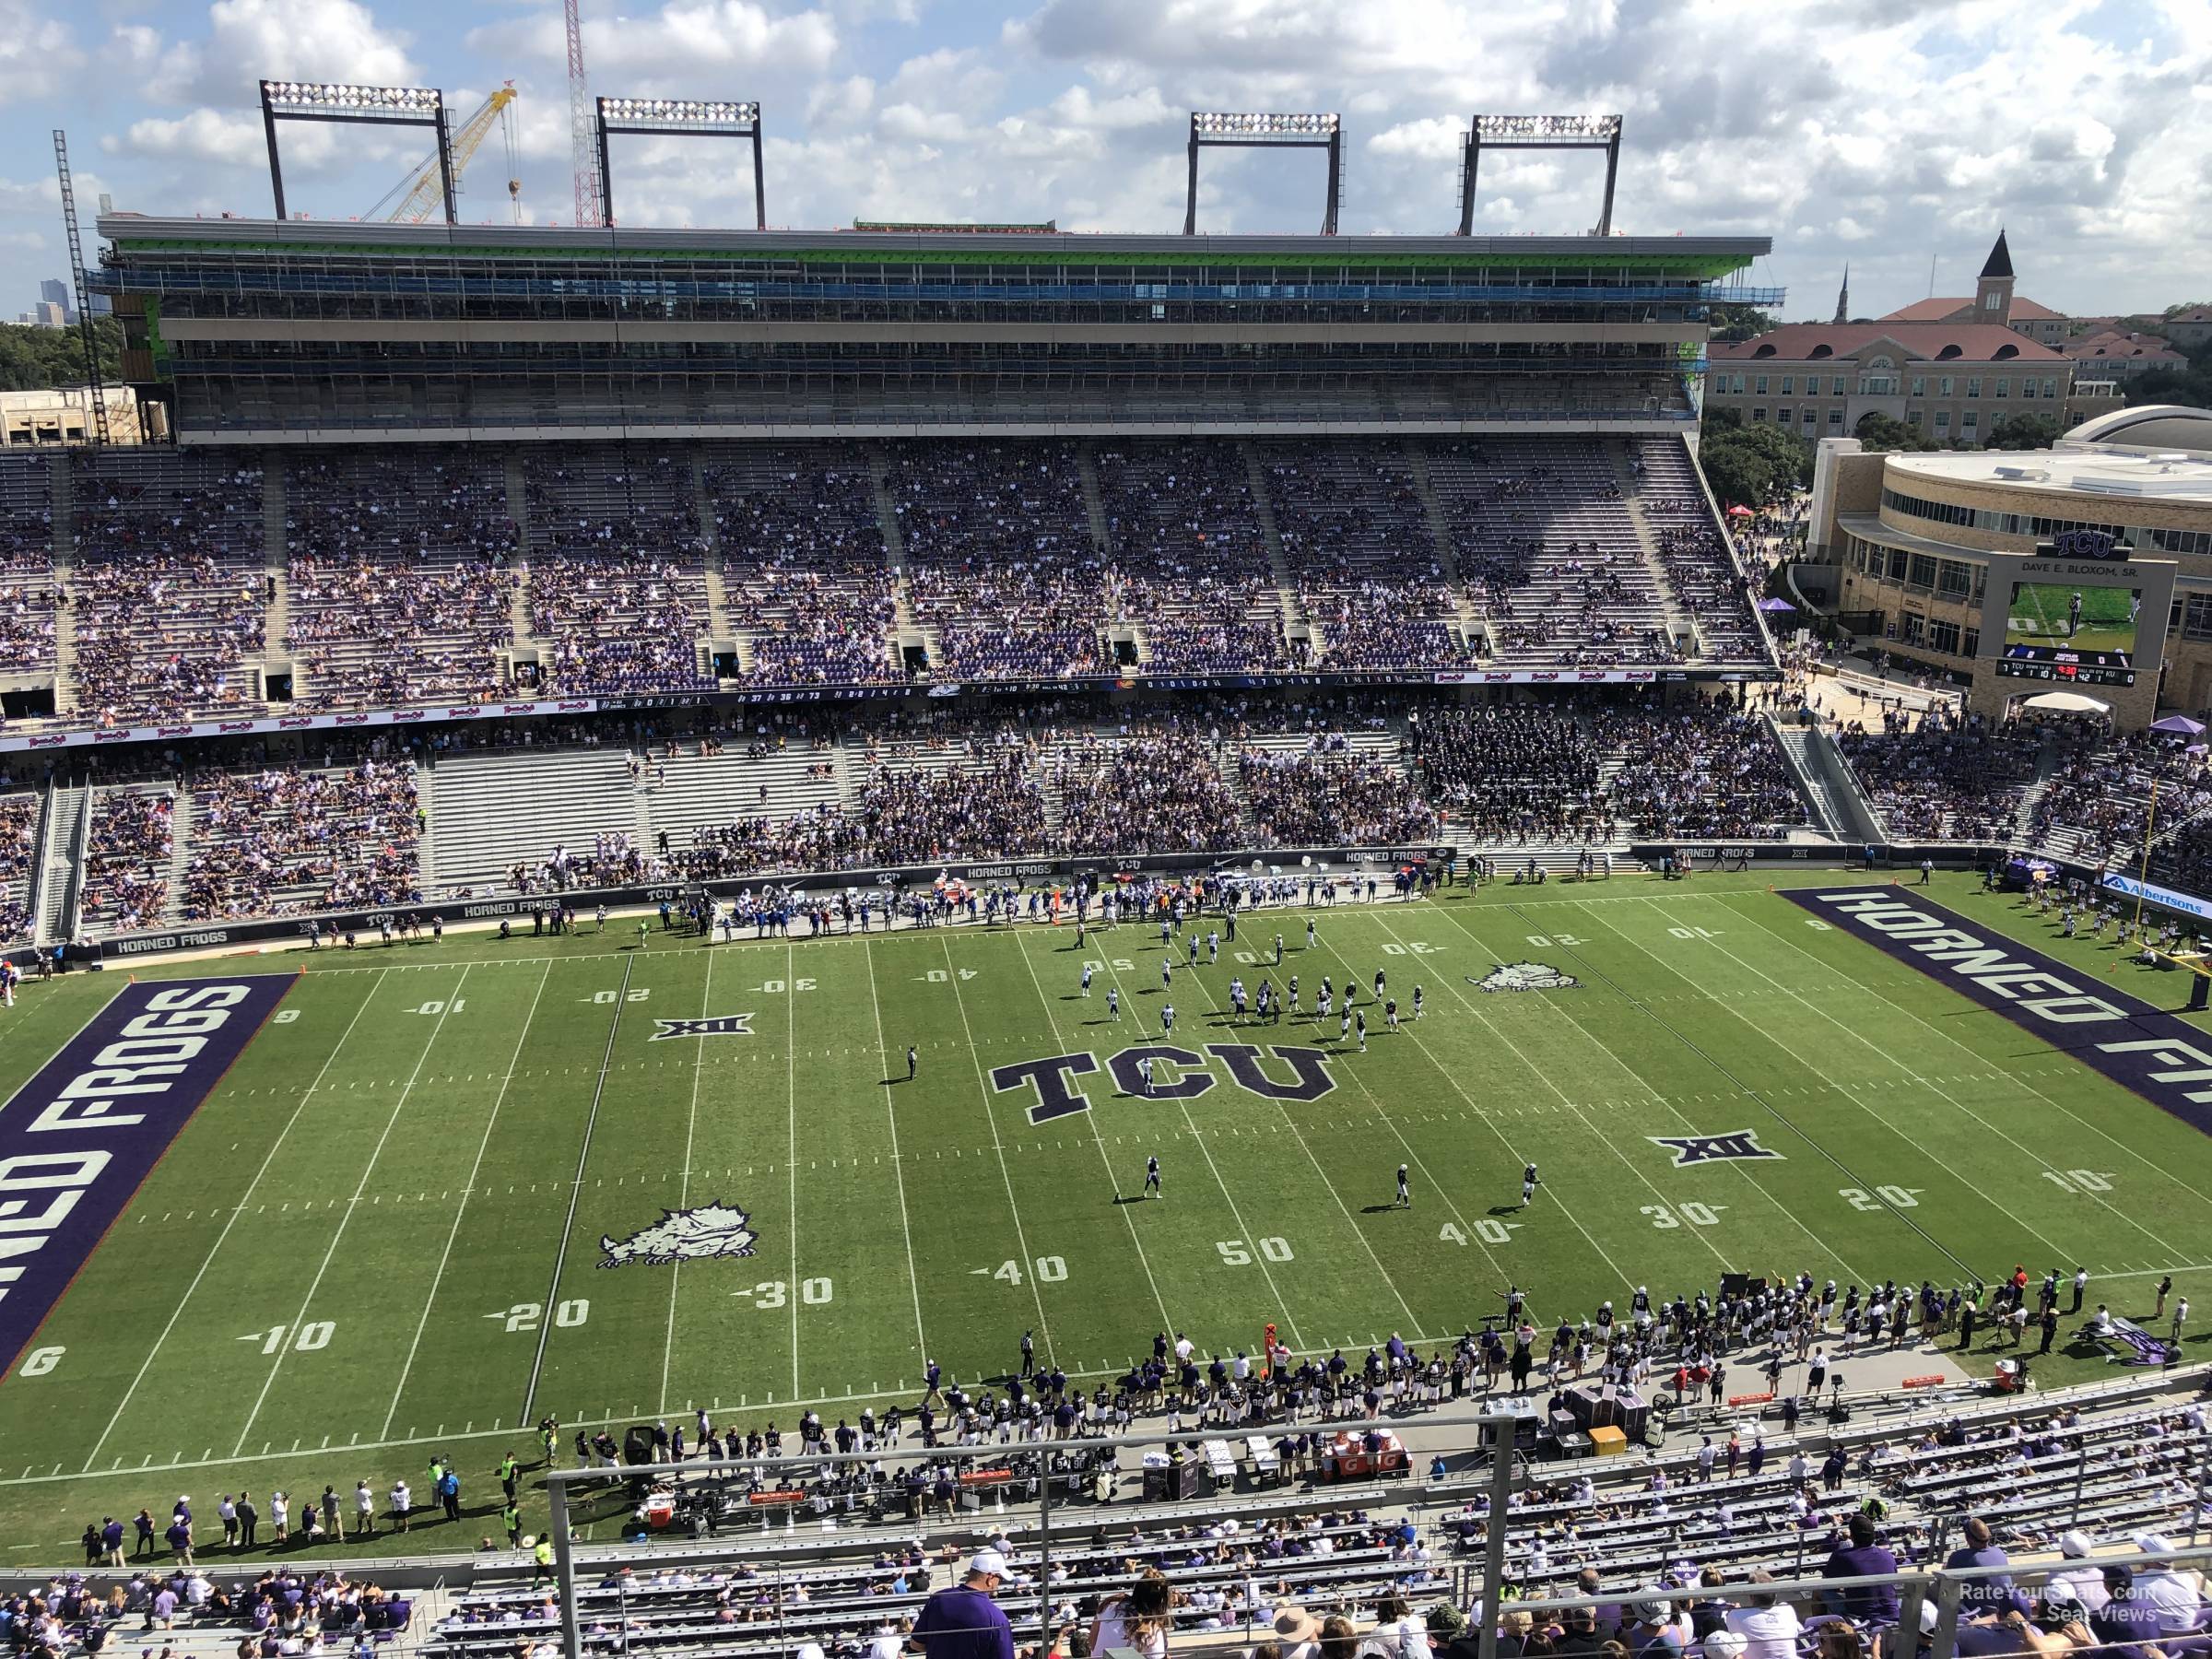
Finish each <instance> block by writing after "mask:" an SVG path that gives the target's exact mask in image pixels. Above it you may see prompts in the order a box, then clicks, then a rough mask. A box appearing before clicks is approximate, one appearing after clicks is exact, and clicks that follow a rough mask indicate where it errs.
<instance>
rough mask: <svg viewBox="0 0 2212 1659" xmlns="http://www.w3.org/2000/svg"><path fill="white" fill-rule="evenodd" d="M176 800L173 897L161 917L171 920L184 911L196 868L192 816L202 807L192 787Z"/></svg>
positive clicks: (171, 835)
mask: <svg viewBox="0 0 2212 1659" xmlns="http://www.w3.org/2000/svg"><path fill="white" fill-rule="evenodd" d="M176 800H177V804H176V805H175V806H173V807H171V809H170V814H169V898H168V900H167V901H166V902H165V903H164V904H163V906H162V909H161V919H162V920H163V921H164V922H171V923H173V922H175V921H177V920H178V918H179V917H180V916H181V915H182V907H183V904H184V877H185V874H186V872H188V871H189V870H190V869H191V868H192V819H193V815H194V812H195V811H196V810H197V808H198V802H197V800H196V799H195V798H194V792H193V791H192V790H189V789H180V790H178V791H177V796H176Z"/></svg>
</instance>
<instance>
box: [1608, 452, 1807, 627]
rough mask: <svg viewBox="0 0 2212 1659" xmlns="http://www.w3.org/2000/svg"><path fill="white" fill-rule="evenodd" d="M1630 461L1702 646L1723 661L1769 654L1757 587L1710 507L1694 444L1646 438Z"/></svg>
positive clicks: (1664, 561)
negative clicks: (1757, 611) (1755, 605)
mask: <svg viewBox="0 0 2212 1659" xmlns="http://www.w3.org/2000/svg"><path fill="white" fill-rule="evenodd" d="M1630 471H1631V472H1632V473H1633V474H1634V476H1635V478H1636V481H1637V501H1638V505H1639V506H1640V507H1641V510H1642V512H1643V514H1644V516H1645V518H1646V519H1647V520H1650V521H1653V524H1654V526H1655V534H1656V535H1657V537H1658V541H1659V558H1660V562H1661V564H1663V565H1664V566H1665V570H1666V575H1667V580H1668V582H1670V583H1671V584H1672V586H1673V588H1674V592H1675V597H1676V599H1677V601H1678V602H1679V603H1680V604H1681V606H1682V607H1683V608H1684V609H1685V610H1687V611H1688V613H1689V614H1690V616H1691V618H1693V619H1694V620H1695V621H1696V623H1697V628H1698V634H1699V637H1700V644H1701V645H1702V647H1703V650H1702V651H1701V652H1700V653H1699V654H1700V655H1703V656H1709V657H1712V658H1716V659H1718V660H1720V661H1723V662H1745V663H1749V662H1761V661H1766V660H1769V659H1771V656H1772V654H1773V653H1772V651H1771V648H1770V647H1769V645H1768V643H1767V641H1766V637H1765V630H1764V629H1762V628H1761V627H1760V626H1759V619H1758V618H1756V617H1755V616H1754V615H1753V614H1752V611H1751V602H1752V599H1753V598H1754V597H1755V595H1754V594H1753V593H1752V591H1751V589H1750V587H1749V585H1748V583H1747V581H1746V579H1745V577H1744V575H1743V573H1742V572H1741V571H1739V570H1738V569H1737V568H1736V563H1735V552H1734V551H1733V549H1732V547H1731V546H1730V544H1729V541H1728V537H1727V536H1726V535H1725V534H1724V532H1723V531H1722V529H1721V526H1720V524H1719V522H1718V521H1717V520H1716V519H1714V517H1713V515H1712V514H1713V508H1712V499H1711V498H1710V497H1709V496H1707V495H1706V493H1705V482H1704V480H1703V479H1702V478H1700V477H1699V476H1698V469H1697V466H1696V465H1695V464H1694V463H1693V462H1692V461H1691V460H1690V458H1689V452H1688V450H1687V449H1686V448H1684V447H1683V445H1682V443H1681V442H1680V441H1679V440H1676V439H1667V440H1664V441H1662V440H1658V439H1645V440H1643V441H1641V442H1639V443H1637V444H1636V445H1635V452H1634V454H1633V455H1632V457H1631V459H1630Z"/></svg>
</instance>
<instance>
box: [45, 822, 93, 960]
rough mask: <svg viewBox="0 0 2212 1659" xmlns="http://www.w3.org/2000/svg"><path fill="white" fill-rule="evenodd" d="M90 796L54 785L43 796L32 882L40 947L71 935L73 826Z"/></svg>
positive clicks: (74, 870)
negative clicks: (42, 822) (42, 824)
mask: <svg viewBox="0 0 2212 1659" xmlns="http://www.w3.org/2000/svg"><path fill="white" fill-rule="evenodd" d="M91 794H92V792H91V790H90V789H89V788H88V787H87V786H86V785H84V784H81V783H57V784H55V785H54V786H53V789H52V790H51V791H50V792H49V793H48V794H47V798H46V820H45V827H44V829H43V830H41V834H40V840H39V868H38V871H37V874H36V876H35V877H34V878H33V880H34V886H35V888H36V892H37V900H38V915H37V917H36V920H35V925H36V926H37V928H38V939H39V942H40V943H41V944H42V945H50V944H52V943H53V941H54V940H56V939H65V938H67V937H68V936H69V935H70V932H71V929H70V926H69V922H70V916H71V912H74V911H75V910H76V888H77V881H78V876H77V868H76V858H75V856H74V854H75V853H76V836H77V826H78V825H79V824H80V823H81V822H82V821H83V819H84V816H85V813H86V812H87V810H88V807H89V804H90V798H91Z"/></svg>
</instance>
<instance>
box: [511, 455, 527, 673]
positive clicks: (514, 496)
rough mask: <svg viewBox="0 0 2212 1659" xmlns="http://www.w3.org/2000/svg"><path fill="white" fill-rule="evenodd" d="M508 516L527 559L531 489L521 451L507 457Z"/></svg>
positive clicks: (518, 544) (518, 588) (516, 543)
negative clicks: (525, 476)
mask: <svg viewBox="0 0 2212 1659" xmlns="http://www.w3.org/2000/svg"><path fill="white" fill-rule="evenodd" d="M507 516H508V517H509V518H511V519H512V520H513V521H514V535H515V550H516V551H517V552H519V553H520V554H521V555H522V556H523V557H524V558H525V559H527V558H528V557H529V556H530V541H531V536H530V487H529V484H528V482H527V481H526V480H525V479H524V475H523V455H522V451H521V450H520V449H513V450H510V451H509V453H508V455H507ZM515 587H516V590H517V591H518V592H519V591H520V590H521V587H522V583H520V582H517V583H515ZM524 631H525V632H526V631H527V630H526V629H525V630H524Z"/></svg>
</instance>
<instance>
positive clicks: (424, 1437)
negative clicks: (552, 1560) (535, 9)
mask: <svg viewBox="0 0 2212 1659" xmlns="http://www.w3.org/2000/svg"><path fill="white" fill-rule="evenodd" d="M481 965H482V964H480V963H479V964H477V966H481ZM1460 1335H1461V1334H1460V1332H1458V1331H1447V1332H1433V1333H1417V1334H1416V1335H1411V1336H1408V1337H1406V1343H1407V1345H1408V1346H1410V1347H1428V1346H1430V1345H1436V1344H1443V1345H1449V1344H1451V1343H1454V1342H1457V1341H1458V1340H1459V1338H1460ZM1336 1346H1338V1347H1343V1346H1345V1345H1344V1344H1341V1343H1340V1344H1337V1345H1336ZM1291 1357H1292V1358H1293V1359H1327V1358H1328V1350H1327V1349H1326V1348H1308V1347H1300V1348H1293V1349H1292V1350H1291ZM1130 1370H1131V1362H1130V1361H1128V1360H1124V1361H1123V1362H1122V1363H1120V1364H1118V1365H1111V1366H1103V1367H1100V1368H1099V1369H1098V1370H1095V1371H1068V1372H1067V1376H1068V1379H1069V1381H1071V1382H1073V1381H1076V1380H1077V1379H1081V1380H1082V1381H1084V1382H1092V1381H1097V1380H1100V1379H1105V1378H1116V1377H1124V1376H1126V1375H1128V1374H1129V1371H1130ZM2180 1374H2181V1373H2177V1376H2178V1375H2180ZM2187 1374H2189V1375H2194V1372H2189V1373H2187ZM912 1395H913V1390H912V1388H911V1387H907V1386H903V1385H902V1386H900V1387H898V1388H893V1389H888V1390H878V1391H877V1392H875V1393H872V1394H858V1393H855V1394H818V1395H816V1396H814V1397H813V1398H811V1399H805V1400H790V1399H787V1400H781V1401H769V1402H766V1403H764V1404H763V1405H761V1406H753V1405H752V1403H751V1398H750V1396H749V1395H741V1396H740V1397H739V1399H738V1402H737V1409H739V1410H760V1411H765V1410H767V1409H769V1408H770V1407H771V1406H772V1407H773V1408H774V1409H776V1410H777V1411H778V1412H782V1411H786V1410H799V1411H803V1410H806V1408H807V1407H809V1406H831V1405H835V1404H837V1403H839V1402H840V1401H844V1400H855V1401H875V1400H906V1401H911V1400H912ZM639 1415H640V1414H639V1413H637V1412H635V1411H629V1412H622V1413H614V1412H608V1413H606V1414H605V1415H603V1416H600V1417H574V1418H571V1417H569V1416H565V1415H564V1416H562V1418H561V1419H560V1420H561V1425H562V1428H563V1429H564V1430H568V1429H600V1428H606V1427H609V1426H611V1425H613V1424H616V1423H627V1422H631V1421H634V1420H635V1419H636V1418H638V1416H639ZM414 1427H415V1426H414V1425H412V1424H410V1425H409V1429H410V1432H409V1434H408V1435H407V1437H406V1438H405V1439H403V1440H393V1441H366V1442H364V1441H361V1440H359V1437H358V1436H357V1437H356V1438H355V1439H353V1440H352V1441H348V1442H347V1451H352V1452H370V1453H376V1452H393V1451H398V1450H401V1449H403V1448H405V1447H409V1446H438V1445H443V1444H447V1443H449V1442H452V1441H477V1440H493V1439H499V1440H512V1439H513V1438H514V1430H513V1429H512V1427H509V1428H496V1429H477V1430H473V1431H472V1430H465V1431H463V1432H461V1433H459V1434H415V1433H413V1432H412V1431H411V1430H413V1428H414ZM915 1443H916V1444H917V1445H918V1444H919V1442H918V1441H917V1442H915ZM322 1455H323V1452H322V1449H321V1448H319V1447H309V1448H308V1449H307V1450H305V1451H301V1452H298V1453H291V1452H275V1453H269V1454H268V1455H267V1456H266V1457H265V1459H262V1460H260V1461H265V1462H270V1463H277V1462H281V1461H283V1460H284V1459H286V1458H289V1457H294V1456H298V1457H319V1456H322ZM115 1462H116V1464H117V1465H121V1464H122V1462H123V1460H122V1459H121V1458H120V1457H119V1458H117V1459H116V1460H115ZM31 1466H32V1467H34V1468H35V1467H36V1466H37V1465H31ZM237 1466H238V1465H237V1460H235V1459H233V1458H228V1457H218V1458H208V1457H200V1458H195V1459H194V1460H192V1461H190V1462H187V1463H171V1464H159V1465H146V1464H142V1465H139V1467H137V1468H135V1469H129V1470H124V1471H123V1472H124V1473H126V1474H128V1475H129V1476H130V1477H131V1478H132V1479H134V1480H136V1479H139V1478H140V1477H143V1476H144V1475H146V1474H147V1472H148V1471H149V1469H150V1471H151V1472H152V1473H154V1474H158V1475H159V1474H182V1473H185V1472H187V1471H190V1470H194V1469H209V1468H218V1467H220V1468H226V1469H234V1468H236V1467H237ZM115 1472H116V1470H114V1469H102V1470H100V1471H99V1473H98V1474H95V1475H92V1476H91V1478H93V1479H95V1480H97V1479H99V1478H100V1477H101V1476H105V1475H110V1474H113V1473H115ZM84 1478H86V1474H85V1472H82V1471H80V1472H79V1473H76V1474H73V1475H62V1476H56V1475H51V1474H49V1475H29V1476H20V1475H6V1476H0V1488H7V1487H19V1486H41V1485H43V1484H45V1483H47V1482H49V1481H53V1480H57V1479H60V1480H82V1479H84Z"/></svg>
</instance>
